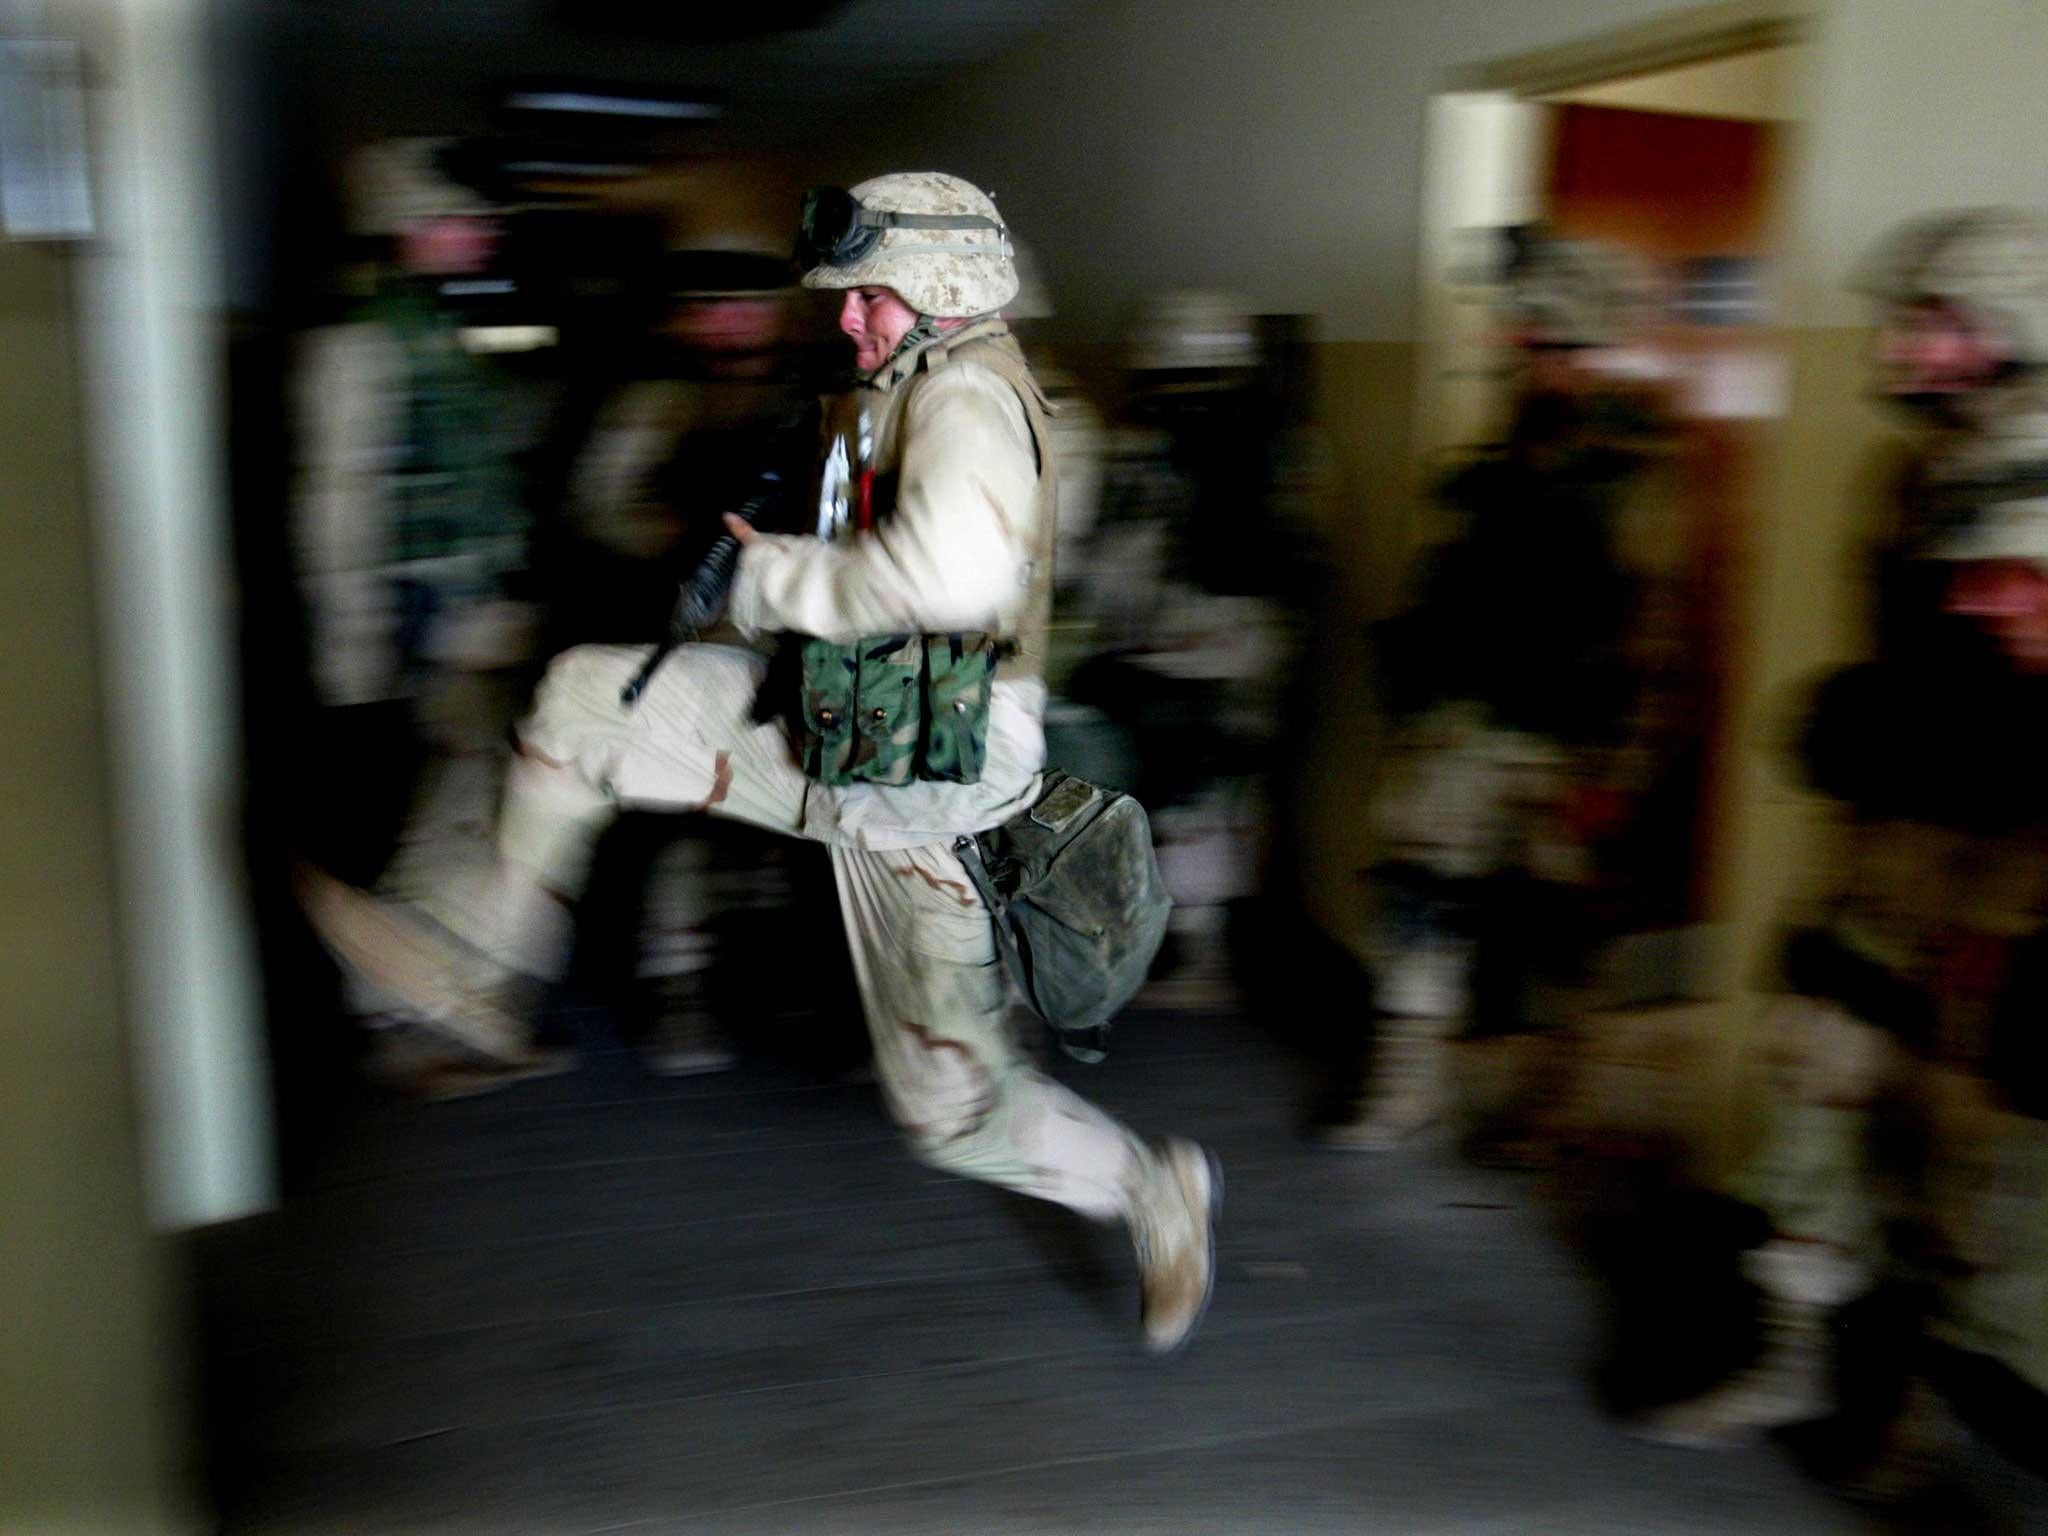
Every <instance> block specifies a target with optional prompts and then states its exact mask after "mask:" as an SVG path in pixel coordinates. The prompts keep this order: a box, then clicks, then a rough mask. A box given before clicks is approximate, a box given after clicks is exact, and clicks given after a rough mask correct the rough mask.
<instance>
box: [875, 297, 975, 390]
mask: <svg viewBox="0 0 2048 1536" xmlns="http://www.w3.org/2000/svg"><path fill="white" fill-rule="evenodd" d="M922 323H923V322H922V321H920V322H919V324H920V325H921V324H922ZM1009 334H1010V327H1009V325H1008V323H1007V322H1005V321H1004V319H1003V317H1002V316H1001V315H983V316H982V317H981V318H980V319H978V320H970V321H969V322H968V323H967V324H965V325H963V326H961V327H959V328H958V329H957V330H951V331H939V332H937V333H935V334H933V335H931V336H928V337H925V338H923V339H922V340H916V341H913V342H912V344H911V345H909V346H907V347H904V348H903V349H902V350H901V351H899V352H898V353H897V354H896V355H895V356H894V357H892V358H891V359H890V360H889V361H888V362H886V363H884V364H883V365H882V366H881V367H880V368H877V369H876V370H875V371H874V373H872V374H871V375H869V377H868V381H867V383H868V388H870V389H876V390H880V391H881V392H882V393H883V394H885V395H886V394H888V393H890V392H891V391H892V390H894V389H895V388H896V386H897V385H899V384H901V383H902V382H903V381H904V380H905V379H907V378H909V377H910V376H911V375H912V374H914V373H916V372H918V371H919V370H920V369H922V370H925V371H927V372H928V371H930V370H932V369H937V368H943V367H945V366H946V362H947V359H948V358H949V357H950V356H951V355H952V353H953V350H954V349H955V348H956V347H958V346H960V345H961V344H962V343H963V342H969V341H988V340H993V339H994V338H995V337H997V336H1007V335H1009ZM912 335H915V332H914V331H913V332H912Z"/></svg>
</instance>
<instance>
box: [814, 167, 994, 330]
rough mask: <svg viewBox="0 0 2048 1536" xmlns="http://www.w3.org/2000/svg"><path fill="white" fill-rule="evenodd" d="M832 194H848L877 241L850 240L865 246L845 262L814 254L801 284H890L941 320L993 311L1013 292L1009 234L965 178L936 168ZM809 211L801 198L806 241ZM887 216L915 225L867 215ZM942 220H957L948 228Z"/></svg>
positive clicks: (908, 301)
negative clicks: (876, 233)
mask: <svg viewBox="0 0 2048 1536" xmlns="http://www.w3.org/2000/svg"><path fill="white" fill-rule="evenodd" d="M819 195H820V194H817V193H814V194H812V198H813V199H815V198H817V197H818V196H819ZM838 196H840V197H845V198H850V200H851V202H852V204H853V205H855V208H856V210H857V211H858V212H859V214H861V215H863V216H864V217H863V224H864V226H865V227H866V228H867V229H868V230H870V231H872V230H875V229H877V228H878V227H879V238H872V239H871V240H869V241H866V242H855V243H856V244H865V246H866V248H865V249H864V250H861V251H860V252H859V254H858V255H857V257H856V258H855V259H852V260H842V261H834V260H833V259H832V254H831V252H830V251H829V250H816V251H813V252H812V253H811V256H812V261H811V262H809V263H807V264H808V265H809V270H808V271H806V272H805V273H804V278H803V283H804V286H805V287H806V288H866V287H876V288H890V289H894V290H895V291H896V293H897V294H899V295H900V296H901V297H902V299H903V302H904V303H906V304H908V305H909V306H910V307H911V308H912V309H914V310H916V311H917V312H918V313H919V314H921V315H930V316H932V317H934V318H935V319H940V320H951V319H964V318H966V317H968V316H972V315H986V314H992V313H994V312H995V311H996V310H999V309H1001V308H1002V307H1003V306H1004V305H1005V304H1007V303H1009V302H1010V300H1011V299H1012V298H1014V297H1015V296H1016V293H1017V267H1016V263H1015V261H1014V260H1013V259H1012V253H1011V245H1010V236H1009V231H1008V229H1007V228H1005V227H1004V225H1003V221H1002V216H1001V215H1000V214H999V213H997V211H996V205H995V202H994V201H993V200H992V199H991V198H990V197H989V196H988V194H987V193H985V192H983V191H982V190H981V189H980V188H978V187H976V186H974V185H973V184H972V183H970V182H966V181H962V180H961V179H960V178H959V177H958V176H948V175H945V174H944V173H942V172H939V171H899V172H895V173H893V174H891V175H887V176H877V177H874V178H873V179H872V180H869V181H864V182H862V183H860V185H858V186H856V187H853V188H851V189H850V191H849V192H847V193H844V194H838ZM810 209H811V200H810V199H807V200H806V225H807V227H806V230H805V237H806V238H809V237H810V236H811V234H812V231H811V230H810V229H809V227H808V225H809V222H810ZM890 214H901V215H906V216H908V217H909V218H914V219H916V220H918V221H919V222H918V223H917V224H915V225H910V224H904V225H896V224H893V223H888V222H887V221H886V219H884V220H881V221H875V219H874V216H886V215H890ZM946 220H958V221H959V223H958V224H957V225H951V226H949V225H948V224H946V223H945V222H943V221H946ZM825 243H826V244H827V245H829V244H830V241H829V238H828V240H827V241H826V242H825Z"/></svg>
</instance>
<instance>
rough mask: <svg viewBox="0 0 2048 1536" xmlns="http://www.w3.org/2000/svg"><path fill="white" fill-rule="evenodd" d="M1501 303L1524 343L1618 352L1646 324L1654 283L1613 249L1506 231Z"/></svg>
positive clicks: (1641, 268)
mask: <svg viewBox="0 0 2048 1536" xmlns="http://www.w3.org/2000/svg"><path fill="white" fill-rule="evenodd" d="M1500 279H1501V286H1502V302H1503V304H1504V306H1505V308H1506V310H1507V313H1508V317H1509V320H1510V323H1511V324H1513V325H1514V326H1515V328H1516V330H1517V332H1518V333H1519V335H1520V338H1521V340H1522V341H1523V343H1524V344H1525V345H1531V346H1550V347H1618V346H1622V345H1624V344H1626V343H1627V342H1629V341H1631V340H1633V339H1634V338H1635V336H1636V335H1637V334H1638V333H1639V332H1640V331H1641V330H1642V329H1643V327H1644V326H1645V325H1646V324H1647V323H1648V322H1649V319H1650V316H1651V314H1652V311H1653V296H1654V292H1655V283H1654V280H1653V279H1652V277H1651V274H1650V271H1649V269H1648V267H1647V265H1646V264H1645V263H1644V262H1642V261H1641V260H1640V259H1638V258H1637V257H1636V256H1634V255H1633V254H1631V253H1630V252H1628V251H1626V250H1623V249H1622V248H1620V247H1619V246H1614V245H1608V244H1606V243H1604V242H1598V241H1591V240H1565V239H1560V238H1558V237H1556V236H1552V235H1547V234H1543V233H1540V232H1538V231H1533V230H1528V229H1514V230H1509V231H1507V259H1506V262H1505V266H1504V269H1503V270H1502V272H1501V274H1500Z"/></svg>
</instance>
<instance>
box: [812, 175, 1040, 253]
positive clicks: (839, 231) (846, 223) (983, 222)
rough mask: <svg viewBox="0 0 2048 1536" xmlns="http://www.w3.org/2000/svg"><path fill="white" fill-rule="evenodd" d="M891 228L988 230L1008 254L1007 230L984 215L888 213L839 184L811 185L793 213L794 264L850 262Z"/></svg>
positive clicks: (939, 248) (947, 249) (956, 250)
mask: <svg viewBox="0 0 2048 1536" xmlns="http://www.w3.org/2000/svg"><path fill="white" fill-rule="evenodd" d="M891 229H992V230H994V231H995V232H996V233H997V235H999V236H1001V237H1002V251H1003V253H1004V254H1008V252H1009V248H1010V245H1009V231H1008V230H1006V229H1004V228H1003V226H1002V224H1001V222H1000V221H999V220H996V219H991V218H989V217H987V216H986V215H985V214H979V213H892V212H890V211H888V210H886V209H881V208H869V207H867V206H865V205H864V204H862V203H861V202H860V200H859V199H858V198H856V197H855V196H854V195H853V194H852V193H851V192H848V191H846V190H845V189H844V188H842V187H813V188H812V189H811V190H810V191H808V192H806V193H805V194H804V201H803V210H802V212H801V213H800V214H799V215H798V218H797V232H796V264H797V266H798V267H799V268H801V269H802V270H804V271H806V272H808V271H810V270H811V268H813V267H820V266H824V267H851V266H854V265H856V264H858V263H859V262H860V261H862V260H864V259H865V258H866V257H867V256H868V255H869V254H870V253H871V252H872V251H873V250H874V248H875V247H876V246H877V245H878V244H880V243H881V239H882V235H883V232H884V231H886V230H891ZM929 249H930V250H932V251H934V252H943V253H944V254H947V255H963V254H964V255H976V254H979V253H978V252H975V251H972V250H968V251H964V252H963V251H961V250H960V248H958V247H956V246H932V247H930V248H929ZM896 254H899V255H904V254H909V252H908V251H899V252H897V253H896Z"/></svg>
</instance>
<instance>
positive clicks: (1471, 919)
mask: <svg viewBox="0 0 2048 1536" xmlns="http://www.w3.org/2000/svg"><path fill="white" fill-rule="evenodd" d="M1505 279H1506V280H1505V302H1506V319H1507V324H1508V327H1509V337H1508V339H1509V341H1510V342H1511V343H1512V346H1513V348H1514V354H1513V355H1514V357H1515V360H1516V367H1517V369H1518V376H1517V379H1516V382H1515V396H1514V402H1513V412H1512V418H1511V421H1510V424H1509V428H1508V432H1507V438H1506V441H1505V442H1503V443H1501V444H1500V445H1498V446H1496V447H1493V448H1489V449H1487V450H1485V451H1483V452H1481V453H1479V454H1477V455H1475V456H1474V457H1472V458H1471V459H1470V460H1469V462H1467V463H1465V464H1464V465H1463V466H1462V467H1460V468H1459V469H1458V470H1457V471H1456V472H1455V473H1453V474H1452V475H1451V476H1450V477H1449V478H1448V479H1447V480H1446V481H1445V482H1444V484H1443V485H1442V486H1441V488H1440V490H1439V500H1440V502H1441V504H1442V506H1443V507H1444V508H1445V509H1446V510H1447V511H1448V512H1449V513H1450V514H1451V517H1452V520H1453V532H1452V534H1451V536H1450V537H1449V538H1448V539H1446V540H1445V541H1444V542H1442V543H1441V544H1439V545H1438V546H1437V547H1436V548H1435V549H1433V550H1432V551H1430V552H1429V553H1428V554H1427V556H1426V557H1425V558H1424V560H1423V562H1422V564H1421V567H1420V580H1419V583H1418V590H1417V594H1416V597H1415V599H1414V601H1413V602H1412V604H1411V605H1410V606H1409V607H1408V608H1407V609H1406V610H1405V611H1404V612H1403V613H1402V614H1400V615H1399V616H1398V617H1397V618H1395V619H1394V620H1392V621H1391V622H1389V623H1388V624H1387V625H1385V626H1384V628H1383V631H1382V633H1381V634H1380V635H1379V636H1378V637H1377V644H1376V646H1375V650H1376V652H1377V655H1376V660H1377V663H1378V668H1379V673H1380V676H1381V680H1382V688H1383V692H1384V703H1385V704H1386V706H1387V708H1388V710H1389V712H1390V714H1391V715H1392V716H1393V718H1394V721H1395V722H1396V732H1395V739H1394V741H1393V743H1392V744H1391V746H1390V749H1389V750H1388V752H1387V755H1386V771H1385V774H1384V779H1385V784H1384V787H1382V788H1381V789H1380V790H1379V792H1378V794H1377V796H1376V802H1375V816H1374V819H1375V822H1376V827H1377V832H1378V840H1379V843H1380V850H1379V856H1380V860H1381V862H1380V864H1379V866H1378V868H1377V869H1376V871H1375V883H1376V885H1377V887H1378V889H1377V892H1376V894H1377V897H1378V901H1379V905H1380V907H1381V911H1382V914H1383V917H1384V919H1385V921H1386V923H1387V926H1388V929H1389V933H1390V937H1391V939H1392V943H1391V945H1390V946H1389V948H1390V953H1388V954H1387V955H1386V956H1385V957H1384V972H1383V982H1382V997H1381V1009H1382V1013H1383V1015H1384V1016H1383V1018H1382V1019H1381V1021H1380V1025H1379V1027H1378V1030H1377V1037H1376V1041H1375V1044H1374V1047H1373V1051H1372V1054H1371V1059H1370V1060H1369V1062H1368V1065H1367V1070H1366V1073H1365V1077H1364V1080H1363V1081H1362V1082H1361V1083H1359V1084H1358V1085H1357V1086H1356V1089H1355V1091H1354V1092H1353V1093H1352V1094H1350V1095H1349V1096H1348V1098H1347V1100H1346V1101H1345V1103H1344V1105H1343V1107H1342V1108H1340V1110H1339V1111H1338V1113H1337V1114H1336V1115H1335V1116H1334V1117H1333V1118H1332V1121H1331V1123H1329V1124H1328V1125H1327V1126H1325V1127H1323V1132H1322V1134H1323V1139H1324V1140H1325V1141H1326V1142H1327V1143H1328V1144H1330V1145H1332V1146H1338V1147H1357V1148H1376V1147H1384V1146H1387V1145H1390V1144H1391V1143H1392V1142H1394V1141H1396V1140H1398V1139H1399V1138H1400V1137H1402V1136H1404V1135H1406V1134H1407V1133H1409V1132H1411V1131H1413V1130H1414V1129H1416V1128H1417V1127H1418V1126H1420V1125H1422V1124H1424V1123H1426V1122H1428V1121H1429V1120H1430V1119H1431V1118H1433V1117H1434V1116H1435V1114H1436V1113H1437V1112H1438V1110H1439V1109H1440V1108H1441V1107H1442V1103H1443V1097H1444V1069H1445V1055H1446V1051H1447V1048H1448V1047H1447V1040H1448V1037H1449V1035H1450V1034H1451V1033H1453V1032H1455V1031H1459V1030H1462V1031H1464V1032H1466V1033H1469V1034H1472V1035H1479V1036H1503V1037H1513V1036H1519V1035H1521V1034H1523V1033H1524V1032H1526V1031H1529V1030H1531V1029H1534V1028H1537V1027H1539V1026H1544V1025H1556V1024H1561V1023H1565V1022H1568V1015H1569V1008H1570V998H1571V995H1572V990H1573V988H1574V987H1575V986H1576V984H1577V983H1578V982H1579V981H1580V980H1581V979H1582V972H1583V968H1584V967H1585V965H1586V964H1587V962H1588V961H1589V959H1590V957H1591V952H1592V948H1593V944H1594V941H1595V940H1596V939H1597V938H1598V937H1600V936H1601V922H1600V917H1599V914H1598V906H1597V897H1598V896H1599V894H1600V890H1601V886H1602V883H1603V874H1604V871H1603V869H1602V859H1601V852H1602V847H1601V845H1602V840H1603V837H1604V836H1605V835H1606V834H1607V833H1608V832H1609V831H1611V828H1612V825H1613V823H1614V820H1615V818H1616V811H1617V807H1618V805H1619V804H1621V803H1625V797H1626V795H1627V793H1628V792H1630V791H1631V790H1633V789H1636V788H1639V787H1640V785H1639V782H1638V781H1639V779H1640V776H1641V772H1642V769H1641V762H1642V758H1643V741H1642V736H1643V730H1642V706H1643V699H1644V689H1643V686H1642V685H1643V682H1644V678H1643V668H1642V665H1641V662H1640V657H1639V654H1638V639H1639V635H1640V622H1639V621H1640V616H1641V606H1642V605H1641V591H1642V586H1643V578H1644V572H1643V571H1642V570H1641V569H1640V568H1638V567H1637V566H1636V565H1635V564H1634V563H1632V561H1631V560H1630V558H1629V554H1628V543H1629V541H1628V538H1627V535H1626V532H1625V526H1624V525H1625V521H1626V520H1627V519H1628V518H1629V517H1630V516H1631V515H1633V514H1634V512H1635V509H1634V508H1633V507H1632V506H1631V502H1632V501H1633V500H1634V499H1636V498H1637V497H1639V495H1640V492H1641V484H1642V480H1643V475H1642V471H1643V469H1644V466H1645V464H1646V462H1647V459H1648V457H1649V454H1650V453H1651V451H1652V450H1653V448H1654V446H1655V444H1656V427H1657V417H1656V414H1655V412H1654V411H1653V410H1652V409H1650V408H1649V406H1648V403H1647V401H1646V400H1645V399H1644V397H1643V396H1642V393H1641V391H1640V389H1639V388H1638V387H1637V386H1635V385H1633V384H1631V383H1630V382H1628V381H1626V380H1624V379H1620V378H1617V377H1616V376H1615V374H1614V372H1613V370H1611V369H1610V368H1609V367H1608V366H1607V365H1608V362H1609V360H1610V359H1611V358H1612V356H1613V354H1614V351H1615V349H1617V348H1619V347H1621V346H1622V345H1623V344H1624V343H1625V342H1626V341H1627V340H1629V339H1630V338H1631V336H1632V334H1633V332H1634V331H1635V330H1636V329H1637V328H1638V326H1639V325H1640V323H1641V316H1642V313H1643V310H1644V307H1645V292H1646V284H1645V283H1644V282H1643V281H1642V279H1641V277H1640V276H1639V274H1638V273H1637V272H1636V271H1635V268H1634V265H1633V263H1632V262H1630V261H1629V259H1628V258H1627V257H1626V256H1625V255H1624V254H1623V253H1621V252H1618V251H1611V250H1608V249H1606V248H1603V247H1597V246H1593V245H1589V244H1584V243H1579V242H1570V241H1563V240H1558V239H1554V238H1549V237H1544V236H1534V235H1528V234H1524V233H1521V232H1517V233H1516V234H1515V236H1514V237H1513V238H1512V239H1511V240H1510V242H1509V262H1508V265H1507V269H1506V273H1505ZM1432 962H1434V974H1418V965H1421V966H1428V965H1431V964H1432ZM1561 1059H1562V1057H1561V1054H1560V1053H1558V1052H1556V1051H1550V1050H1545V1051H1539V1052H1537V1053H1536V1054H1535V1057H1534V1063H1535V1070H1536V1073H1537V1074H1538V1075H1540V1074H1541V1073H1542V1072H1543V1071H1545V1070H1547V1069H1548V1068H1551V1067H1555V1066H1556V1065H1557V1063H1558V1062H1559V1061H1561ZM1513 1075H1515V1076H1517V1077H1520V1076H1522V1075H1523V1069H1522V1068H1517V1069H1516V1070H1515V1072H1514V1074H1513ZM1554 1086H1555V1085H1554V1084H1550V1085H1539V1084H1533V1083H1526V1082H1525V1083H1519V1084H1517V1085H1516V1086H1515V1088H1513V1089H1512V1090H1511V1092H1510V1097H1511V1098H1528V1097H1531V1096H1535V1097H1541V1096H1543V1095H1544V1094H1545V1093H1547V1092H1548V1091H1549V1090H1550V1089H1551V1088H1553V1087H1554ZM1509 1126H1510V1128H1509V1130H1508V1132H1507V1134H1509V1135H1510V1136H1511V1137H1512V1136H1513V1135H1514V1134H1516V1133H1515V1132H1513V1130H1512V1111H1511V1113H1510V1116H1509Z"/></svg>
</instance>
